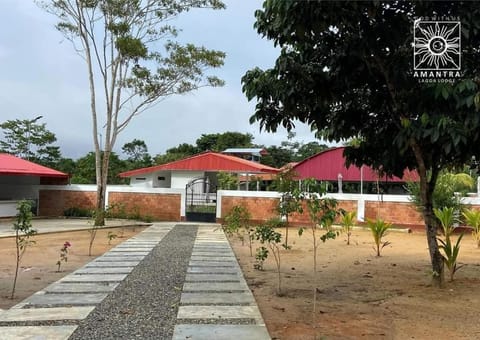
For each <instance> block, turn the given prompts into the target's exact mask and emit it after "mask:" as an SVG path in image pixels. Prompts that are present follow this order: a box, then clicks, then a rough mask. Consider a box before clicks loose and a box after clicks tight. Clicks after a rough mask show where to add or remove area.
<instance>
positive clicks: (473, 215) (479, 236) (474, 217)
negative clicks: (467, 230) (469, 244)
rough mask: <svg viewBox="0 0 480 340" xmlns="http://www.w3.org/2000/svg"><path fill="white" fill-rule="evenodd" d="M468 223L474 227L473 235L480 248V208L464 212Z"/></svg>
mask: <svg viewBox="0 0 480 340" xmlns="http://www.w3.org/2000/svg"><path fill="white" fill-rule="evenodd" d="M463 217H465V221H466V223H467V225H469V226H470V227H472V236H473V239H474V240H475V241H476V243H477V247H478V248H480V210H473V209H470V210H465V211H464V213H463Z"/></svg>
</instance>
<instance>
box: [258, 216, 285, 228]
mask: <svg viewBox="0 0 480 340" xmlns="http://www.w3.org/2000/svg"><path fill="white" fill-rule="evenodd" d="M263 224H264V225H266V226H269V227H271V228H284V227H285V225H286V222H285V221H284V220H282V218H281V217H278V216H275V217H271V218H269V219H268V220H266V221H265V222H264V223H263Z"/></svg>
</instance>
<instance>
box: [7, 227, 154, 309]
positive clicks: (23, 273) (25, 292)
mask: <svg viewBox="0 0 480 340" xmlns="http://www.w3.org/2000/svg"><path fill="white" fill-rule="evenodd" d="M144 229H145V227H121V228H108V229H104V230H98V231H97V235H96V238H95V241H94V244H93V248H92V256H88V244H89V241H90V234H89V233H88V231H86V230H82V231H73V232H62V233H54V234H39V235H36V236H34V237H33V240H35V242H36V243H35V244H34V245H31V246H28V247H27V250H26V252H25V254H24V256H23V257H22V259H21V262H20V270H19V274H18V279H17V286H16V290H15V298H14V299H13V300H12V299H10V295H11V292H12V286H13V275H14V273H15V257H16V255H15V254H16V253H15V238H14V237H8V238H0V259H1V266H0V309H8V308H10V307H12V306H13V305H16V304H17V303H19V302H20V301H22V300H23V299H25V298H27V297H28V296H30V295H32V294H33V293H35V292H37V291H39V290H42V289H43V288H44V287H46V286H48V285H49V284H50V283H52V282H55V281H57V280H59V279H60V278H62V277H63V276H65V275H67V274H68V273H71V272H72V271H74V270H76V269H77V268H79V267H82V266H83V265H84V264H85V263H87V262H90V261H92V260H93V259H94V258H95V257H97V256H99V255H102V254H103V253H105V252H106V251H107V250H109V249H110V248H112V247H114V246H115V245H117V244H119V243H121V242H124V241H125V240H127V239H129V238H130V237H132V236H134V235H136V234H137V233H139V232H140V231H142V230H144ZM108 232H112V233H113V234H116V235H117V238H115V239H112V241H111V242H110V244H109V239H108V237H107V235H108ZM66 241H68V242H70V244H71V247H70V248H69V250H68V258H67V259H68V261H67V262H62V265H61V268H60V272H57V268H58V267H57V265H56V263H57V261H58V260H59V258H60V249H61V248H62V246H63V244H64V243H65V242H66Z"/></svg>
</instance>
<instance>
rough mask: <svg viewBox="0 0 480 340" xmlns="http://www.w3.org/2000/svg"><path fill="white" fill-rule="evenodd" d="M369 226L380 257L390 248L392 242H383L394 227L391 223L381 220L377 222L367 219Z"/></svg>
mask: <svg viewBox="0 0 480 340" xmlns="http://www.w3.org/2000/svg"><path fill="white" fill-rule="evenodd" d="M367 226H368V228H369V229H370V231H371V232H372V236H373V241H374V242H375V247H376V248H375V250H376V252H377V256H380V251H381V250H382V249H383V248H384V247H386V246H388V245H389V244H390V242H388V241H385V242H383V240H382V238H383V237H384V236H385V235H386V234H387V231H388V229H390V227H391V226H392V224H391V223H388V222H385V221H383V220H381V219H376V220H368V219H367Z"/></svg>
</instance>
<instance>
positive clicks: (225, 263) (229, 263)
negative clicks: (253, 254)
mask: <svg viewBox="0 0 480 340" xmlns="http://www.w3.org/2000/svg"><path fill="white" fill-rule="evenodd" d="M189 266H197V267H238V264H237V261H221V262H220V261H192V260H190V262H189Z"/></svg>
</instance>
